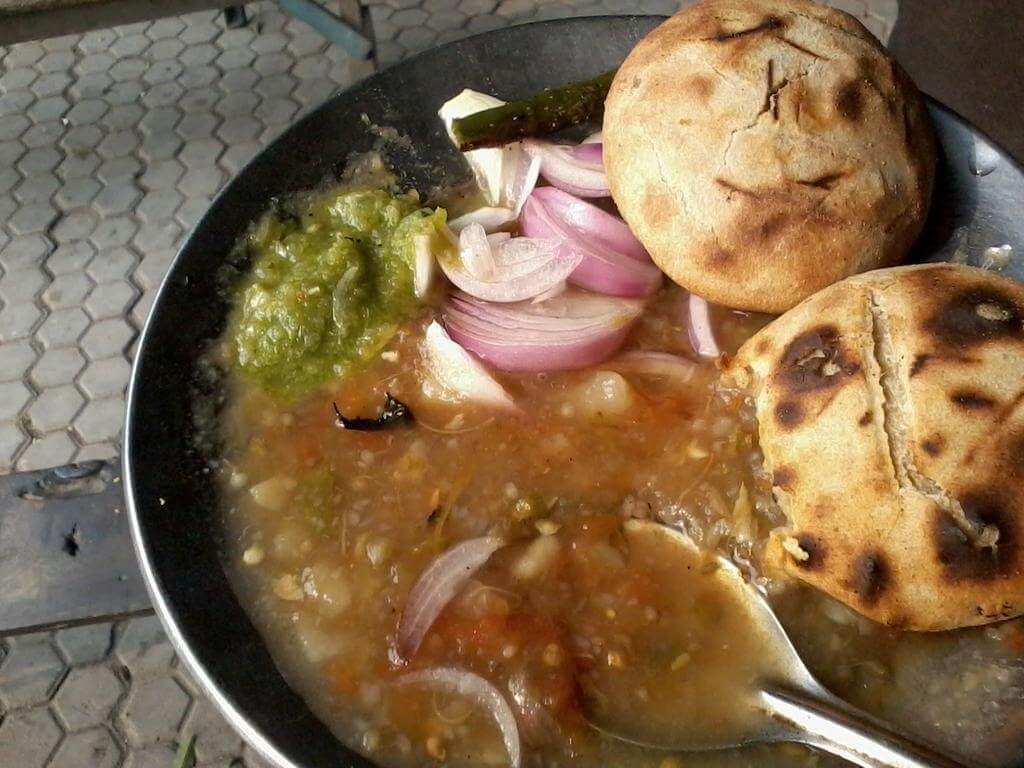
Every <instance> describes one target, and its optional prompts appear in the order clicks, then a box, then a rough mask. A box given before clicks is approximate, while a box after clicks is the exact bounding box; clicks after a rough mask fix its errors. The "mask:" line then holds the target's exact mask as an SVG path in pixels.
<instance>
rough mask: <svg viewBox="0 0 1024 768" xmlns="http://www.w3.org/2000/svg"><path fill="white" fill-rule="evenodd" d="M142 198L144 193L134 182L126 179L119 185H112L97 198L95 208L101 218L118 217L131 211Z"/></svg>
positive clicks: (94, 203)
mask: <svg viewBox="0 0 1024 768" xmlns="http://www.w3.org/2000/svg"><path fill="white" fill-rule="evenodd" d="M141 196H142V193H141V192H140V191H139V189H138V188H137V187H136V186H135V183H134V181H131V180H127V179H126V180H125V181H123V182H121V183H119V184H110V185H108V186H107V187H105V188H104V189H103V191H102V192H100V194H99V195H97V196H96V200H95V202H93V206H94V207H95V208H96V210H97V211H98V212H99V213H100V215H101V216H116V215H117V214H119V213H128V212H129V211H131V210H132V207H133V206H134V205H135V202H136V201H137V200H138V199H139V198H140V197H141Z"/></svg>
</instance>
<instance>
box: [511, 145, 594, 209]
mask: <svg viewBox="0 0 1024 768" xmlns="http://www.w3.org/2000/svg"><path fill="white" fill-rule="evenodd" d="M523 146H524V147H525V148H526V152H527V153H528V154H530V155H533V156H534V157H538V158H539V159H540V175H541V176H543V177H544V178H545V179H547V180H548V182H549V183H551V184H553V185H554V186H556V187H558V188H559V189H564V190H565V191H566V192H571V193H572V194H574V195H579V196H580V197H608V196H609V195H611V190H610V189H609V188H608V177H607V176H605V173H604V162H603V161H602V159H601V151H600V150H596V151H595V150H594V147H600V146H601V145H599V144H581V145H573V144H553V143H551V142H549V141H540V140H538V139H527V140H526V141H524V142H523Z"/></svg>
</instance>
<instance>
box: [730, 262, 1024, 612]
mask: <svg viewBox="0 0 1024 768" xmlns="http://www.w3.org/2000/svg"><path fill="white" fill-rule="evenodd" d="M727 376H728V377H729V378H731V379H732V380H733V381H734V382H736V383H738V384H741V385H743V386H747V387H749V388H750V390H751V391H752V393H753V396H754V398H755V402H756V407H757V414H758V422H759V434H760V440H761V448H762V450H763V452H764V456H765V463H766V467H767V469H768V470H769V472H771V473H772V476H773V478H774V494H775V497H776V499H777V501H778V503H779V505H780V507H781V509H782V511H783V512H784V513H785V514H786V516H787V518H788V519H789V522H790V526H791V530H790V531H788V532H785V533H783V532H780V533H779V534H778V535H776V536H775V537H774V538H773V541H772V542H771V544H770V546H769V556H770V557H771V558H772V559H773V560H774V561H775V563H776V564H778V565H781V566H782V567H783V568H784V569H785V570H786V571H787V572H788V573H790V574H791V575H793V576H795V577H796V578H798V579H801V580H803V581H806V582H808V583H809V584H812V585H814V586H816V587H818V588H820V589H822V590H824V591H825V592H827V593H829V594H830V595H832V596H833V597H836V598H838V599H839V600H842V601H843V602H844V603H846V604H847V605H849V606H851V607H852V608H854V609H855V610H857V611H859V612H860V613H862V614H864V615H865V616H868V617H869V618H872V619H874V620H876V621H879V622H881V623H884V624H888V625H890V626H894V627H900V628H904V629H914V630H945V629H952V628H956V627H964V626H972V625H977V624H984V623H987V622H990V621H997V620H1000V619H1004V618H1010V617H1012V616H1017V615H1020V614H1022V613H1024V286H1022V285H1021V284H1019V283H1016V282H1013V281H1011V280H1008V279H1006V278H1002V277H999V276H997V275H994V274H992V273H989V272H985V271H983V270H978V269H974V268H971V267H965V266H959V265H951V264H929V265H919V266H912V267H897V268H892V269H884V270H878V271H875V272H871V273H868V274H865V275H859V276H856V277H852V278H849V279H847V280H844V281H842V282H840V283H837V284H836V285H833V286H831V287H829V288H827V289H825V290H823V291H821V292H820V293H818V294H816V295H814V296H812V297H811V298H809V299H807V300H806V301H804V302H803V303H801V304H800V305H798V306H797V307H795V308H794V309H792V310H791V311H789V312H787V313H786V314H785V315H783V316H782V317H780V318H779V319H778V320H776V321H775V322H773V323H772V324H771V325H769V326H767V327H766V328H765V329H763V330H762V331H761V332H759V333H758V334H757V335H755V336H754V337H753V338H751V339H750V340H749V341H748V342H747V343H746V344H745V345H744V346H743V347H742V349H740V351H739V353H738V354H737V356H736V358H735V359H734V360H733V361H732V363H731V364H730V367H729V370H728V371H727Z"/></svg>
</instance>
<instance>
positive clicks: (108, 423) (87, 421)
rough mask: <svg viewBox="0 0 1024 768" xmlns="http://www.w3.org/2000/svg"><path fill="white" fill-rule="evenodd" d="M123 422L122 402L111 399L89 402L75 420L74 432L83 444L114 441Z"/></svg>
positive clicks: (118, 398)
mask: <svg viewBox="0 0 1024 768" xmlns="http://www.w3.org/2000/svg"><path fill="white" fill-rule="evenodd" d="M123 421H124V400H123V399H122V398H120V397H111V398H106V399H104V400H90V401H89V402H88V403H86V405H85V408H83V409H82V412H81V413H80V414H78V416H77V418H75V422H74V427H75V432H77V433H78V436H79V437H80V438H81V439H82V442H83V443H102V442H104V441H106V440H115V439H116V438H117V436H118V435H119V434H120V433H121V424H122V422H123Z"/></svg>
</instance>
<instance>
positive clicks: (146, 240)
mask: <svg viewBox="0 0 1024 768" xmlns="http://www.w3.org/2000/svg"><path fill="white" fill-rule="evenodd" d="M210 170H211V169H207V168H204V169H201V170H197V171H189V172H188V173H186V174H185V177H184V178H183V179H182V181H181V184H180V185H179V187H180V188H181V189H183V190H185V189H186V186H187V185H186V183H185V179H187V178H188V177H189V174H201V173H202V174H205V176H204V178H217V179H219V178H220V171H218V170H217V169H216V168H214V169H212V170H213V171H214V172H215V174H216V176H214V175H213V174H210V173H208V171H210ZM216 191H217V189H216V187H214V189H213V192H216ZM188 193H189V194H199V192H198V191H189V192H188ZM164 215H167V213H165V214H164ZM180 237H181V227H179V226H178V225H177V224H175V223H174V222H173V221H168V220H167V219H164V220H163V221H155V222H147V223H146V224H143V225H142V228H141V229H140V230H139V233H138V234H137V235H136V236H135V239H134V240H133V241H132V243H133V244H134V245H135V247H136V248H137V249H138V250H139V251H140V252H142V254H143V257H144V258H145V255H147V254H149V253H151V252H153V251H159V250H161V249H165V248H173V247H174V246H176V245H177V244H178V239H179V238H180Z"/></svg>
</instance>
